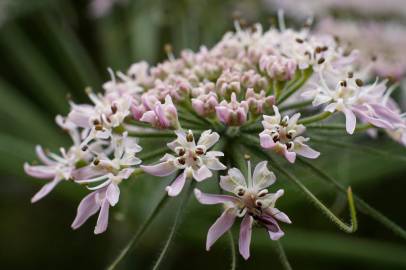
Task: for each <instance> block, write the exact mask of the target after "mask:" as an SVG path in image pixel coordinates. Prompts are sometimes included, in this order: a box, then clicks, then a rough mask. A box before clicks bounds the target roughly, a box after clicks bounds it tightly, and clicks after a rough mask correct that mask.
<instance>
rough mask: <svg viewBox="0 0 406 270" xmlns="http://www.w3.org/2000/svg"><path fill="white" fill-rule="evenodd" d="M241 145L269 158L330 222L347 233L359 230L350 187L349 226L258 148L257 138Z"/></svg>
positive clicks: (248, 138)
mask: <svg viewBox="0 0 406 270" xmlns="http://www.w3.org/2000/svg"><path fill="white" fill-rule="evenodd" d="M241 143H242V144H244V145H247V146H248V147H250V149H252V150H253V151H254V152H255V153H256V154H257V155H258V156H261V157H264V158H267V159H269V160H271V161H272V165H273V166H274V167H275V169H277V170H278V171H280V172H281V173H282V174H284V175H285V176H286V177H287V178H288V179H289V180H290V181H291V182H293V183H294V184H295V185H296V186H297V187H298V188H299V189H300V190H301V191H302V192H303V193H304V194H305V195H306V197H307V198H308V199H309V200H310V201H311V202H313V203H314V205H315V206H316V207H317V208H319V209H320V210H321V211H322V212H323V213H324V214H325V215H326V216H327V217H328V218H330V220H331V221H332V222H333V223H335V224H336V225H337V226H338V227H339V228H340V229H341V230H343V231H345V232H347V233H353V232H355V231H356V230H357V227H358V226H357V225H358V224H357V217H356V211H355V206H354V200H353V196H352V190H351V188H350V187H349V188H348V189H347V197H348V206H349V210H350V216H351V225H347V224H346V223H344V222H343V221H341V220H340V219H339V218H338V217H337V216H335V215H334V213H332V212H331V211H330V209H328V207H326V206H325V205H324V204H323V203H322V202H321V201H319V199H317V197H316V196H315V195H314V194H313V193H312V192H311V191H310V190H308V189H307V188H306V187H305V186H304V185H303V184H302V183H301V182H300V180H299V179H297V178H296V176H294V175H293V174H291V173H290V172H289V171H287V170H285V169H284V168H282V167H281V166H279V165H278V164H277V163H276V162H275V161H274V160H273V158H272V157H271V156H270V154H269V153H265V152H263V151H262V149H261V148H260V147H259V146H258V145H259V140H258V139H257V138H252V136H243V137H242V140H241Z"/></svg>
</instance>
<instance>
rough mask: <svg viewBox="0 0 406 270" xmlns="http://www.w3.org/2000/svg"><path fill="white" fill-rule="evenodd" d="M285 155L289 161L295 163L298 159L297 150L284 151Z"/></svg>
mask: <svg viewBox="0 0 406 270" xmlns="http://www.w3.org/2000/svg"><path fill="white" fill-rule="evenodd" d="M283 156H284V157H285V158H286V159H287V161H289V162H290V163H295V160H296V153H295V152H290V151H288V150H286V149H285V150H284V151H283Z"/></svg>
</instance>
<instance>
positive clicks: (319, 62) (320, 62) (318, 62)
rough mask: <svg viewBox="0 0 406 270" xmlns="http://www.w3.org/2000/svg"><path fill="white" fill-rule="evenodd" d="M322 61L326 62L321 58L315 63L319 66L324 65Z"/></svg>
mask: <svg viewBox="0 0 406 270" xmlns="http://www.w3.org/2000/svg"><path fill="white" fill-rule="evenodd" d="M324 61H326V59H324V58H323V57H322V58H320V59H319V61H317V64H319V65H321V64H323V63H324Z"/></svg>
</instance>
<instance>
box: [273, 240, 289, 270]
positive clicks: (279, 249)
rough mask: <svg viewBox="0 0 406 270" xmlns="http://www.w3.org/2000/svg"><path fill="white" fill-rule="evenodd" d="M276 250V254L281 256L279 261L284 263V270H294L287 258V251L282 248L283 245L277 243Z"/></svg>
mask: <svg viewBox="0 0 406 270" xmlns="http://www.w3.org/2000/svg"><path fill="white" fill-rule="evenodd" d="M275 249H276V252H277V253H278V255H279V260H280V261H281V263H282V266H283V269H285V270H292V266H290V263H289V261H288V257H287V256H286V253H285V250H284V248H283V246H282V243H281V242H280V241H279V240H278V241H275Z"/></svg>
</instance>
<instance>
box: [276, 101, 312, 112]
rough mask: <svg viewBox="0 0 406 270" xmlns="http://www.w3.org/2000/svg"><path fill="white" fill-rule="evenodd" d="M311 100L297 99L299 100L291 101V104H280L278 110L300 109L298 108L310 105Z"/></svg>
mask: <svg viewBox="0 0 406 270" xmlns="http://www.w3.org/2000/svg"><path fill="white" fill-rule="evenodd" d="M312 102H313V101H312V100H305V101H299V102H295V103H291V104H289V105H286V106H281V107H280V108H279V111H280V112H284V111H288V110H293V109H300V108H303V107H306V106H309V105H311V104H312Z"/></svg>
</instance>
